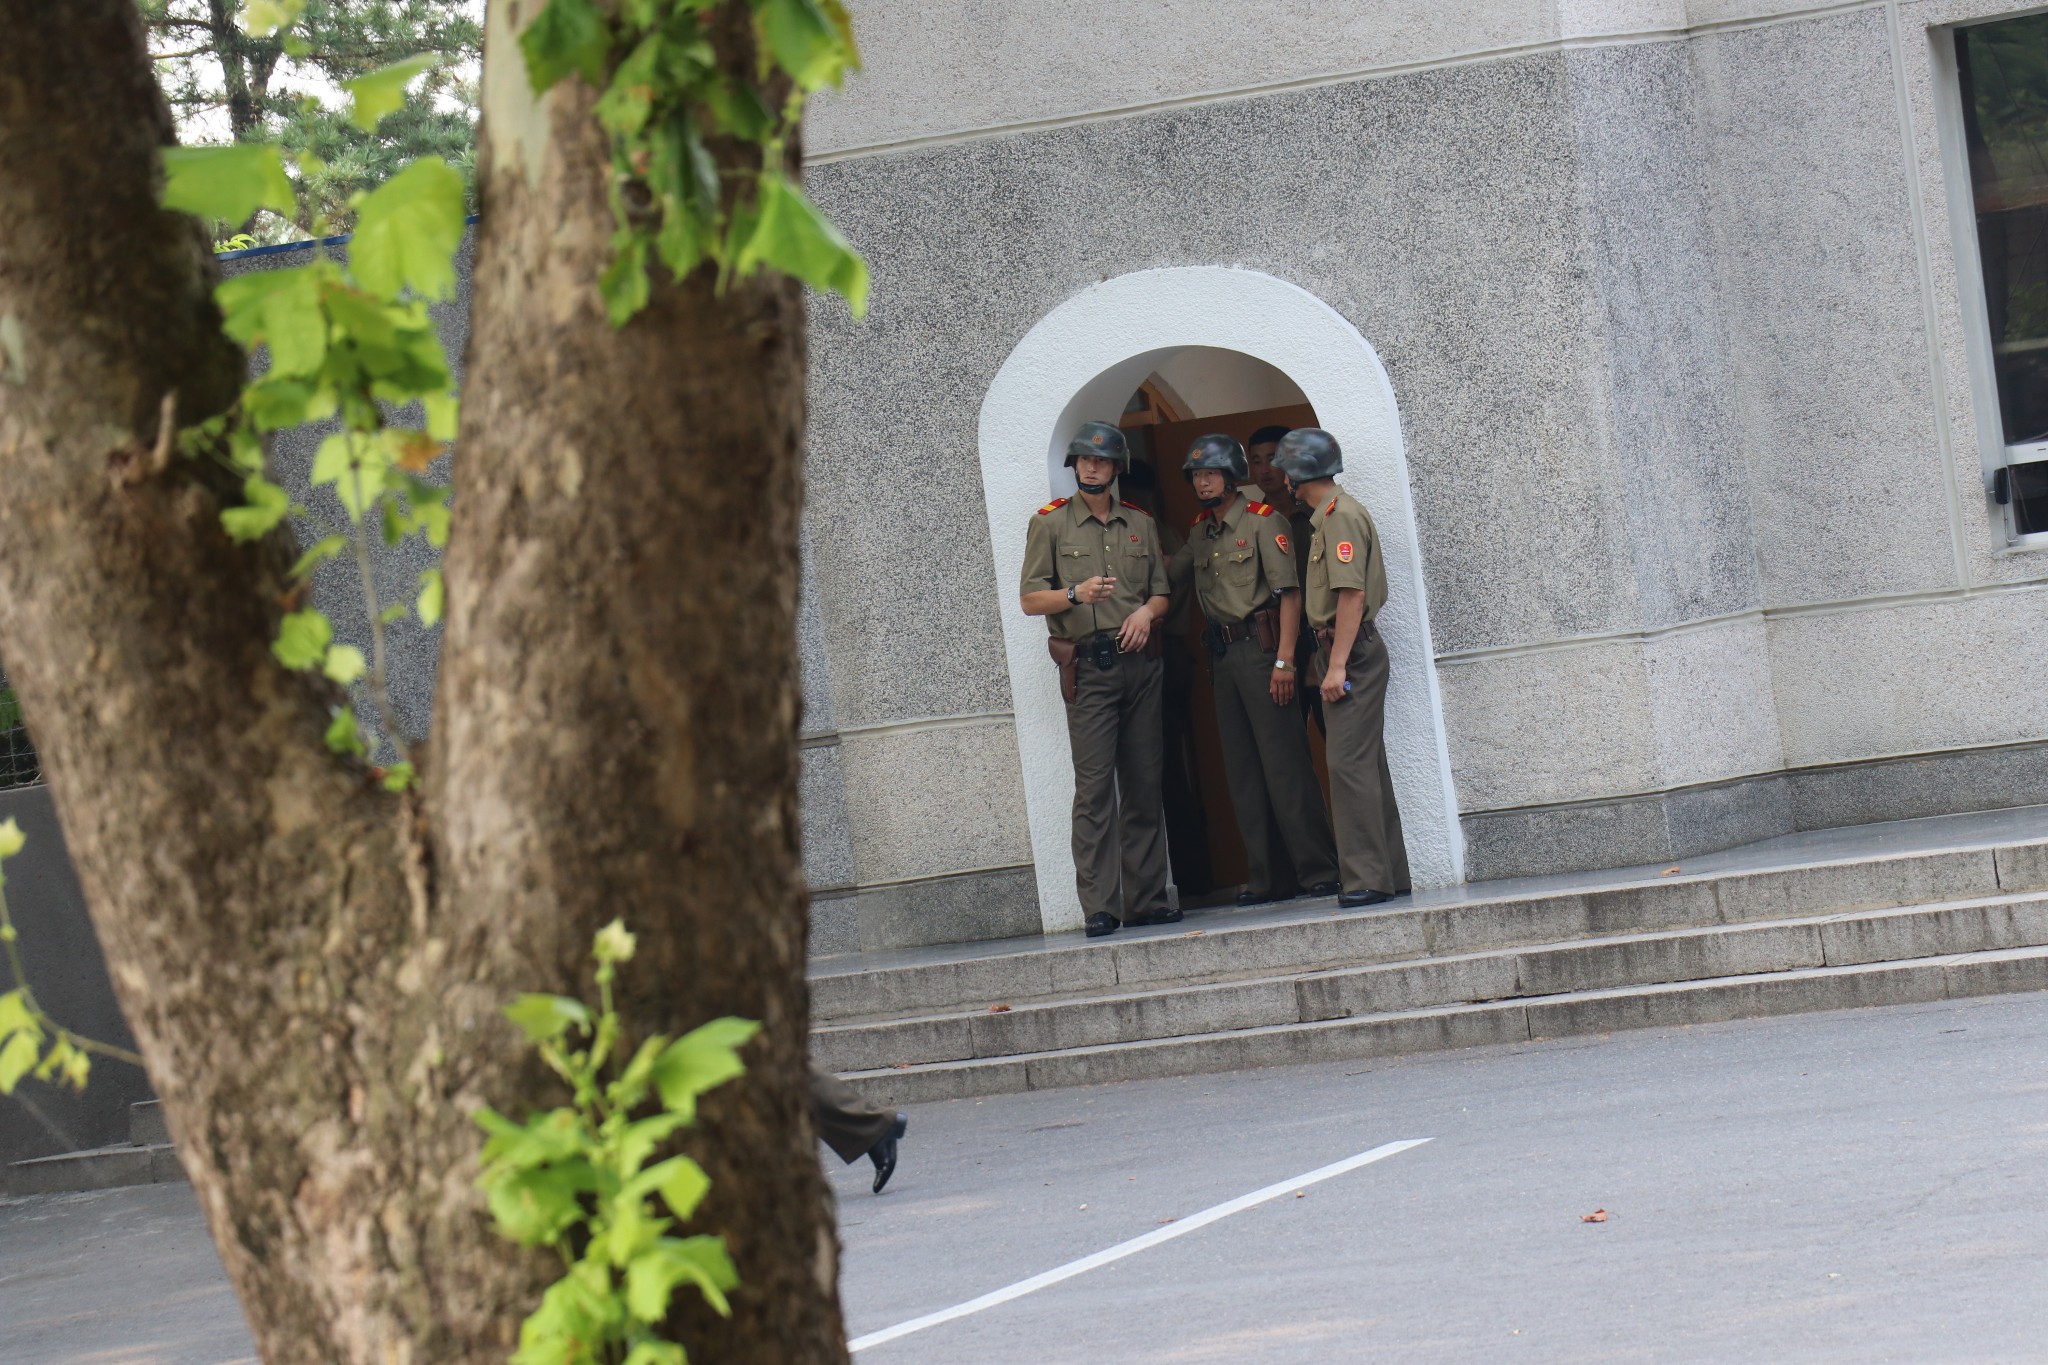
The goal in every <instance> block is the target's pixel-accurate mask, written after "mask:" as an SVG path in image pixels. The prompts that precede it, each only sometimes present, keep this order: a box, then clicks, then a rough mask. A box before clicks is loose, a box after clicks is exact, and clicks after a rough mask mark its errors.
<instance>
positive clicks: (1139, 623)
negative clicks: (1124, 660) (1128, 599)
mask: <svg viewBox="0 0 2048 1365" xmlns="http://www.w3.org/2000/svg"><path fill="white" fill-rule="evenodd" d="M1151 638H1152V613H1151V612H1149V611H1147V610H1145V609H1144V608H1143V607H1139V608H1138V609H1137V610H1136V611H1134V612H1132V613H1131V614H1130V615H1129V616H1126V617H1125V618H1124V624H1123V628H1122V629H1121V630H1119V631H1118V632H1117V639H1118V641H1119V642H1121V643H1122V645H1123V647H1124V653H1126V654H1136V653H1137V652H1138V651H1139V650H1141V649H1143V648H1144V647H1145V641H1147V640H1149V639H1151Z"/></svg>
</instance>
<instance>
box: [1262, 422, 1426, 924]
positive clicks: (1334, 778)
mask: <svg viewBox="0 0 2048 1365" xmlns="http://www.w3.org/2000/svg"><path fill="white" fill-rule="evenodd" d="M1273 463H1274V464H1275V465H1276V466H1277V467H1278V468H1279V469H1280V471H1281V472H1282V473H1284V474H1285V475H1286V476H1287V482H1288V483H1289V484H1290V485H1291V486H1292V487H1293V489H1294V492H1295V496H1297V497H1299V498H1301V499H1302V500H1303V501H1305V502H1307V503H1308V504H1309V506H1311V507H1313V508H1314V509H1315V513H1314V515H1313V517H1312V522H1313V525H1314V527H1315V541H1314V543H1313V544H1312V545H1311V546H1310V547H1309V554H1308V619H1309V624H1310V625H1311V626H1312V627H1314V629H1315V632H1316V669H1317V672H1318V673H1319V674H1320V676H1321V678H1322V694H1323V716H1324V723H1325V724H1326V725H1327V726H1328V727H1329V737H1330V742H1329V759H1330V794H1331V804H1332V805H1333V806H1334V807H1335V808H1336V809H1335V810H1334V812H1333V814H1334V815H1335V817H1336V825H1337V856H1338V860H1339V862H1340V863H1341V865H1342V867H1343V872H1344V894H1343V895H1342V896H1340V897H1339V898H1338V902H1337V903H1338V904H1339V905H1344V906H1359V905H1377V904H1379V903H1380V902H1381V901H1384V900H1391V899H1393V898H1394V897H1395V896H1398V895H1400V894H1401V893H1403V892H1405V891H1406V890H1408V850H1407V846H1406V845H1405V844H1404V843H1403V842H1402V839H1401V811H1400V808H1399V807H1398V806H1396V805H1395V803H1394V783H1393V779H1392V777H1391V776H1390V775H1389V774H1388V772H1387V745H1386V735H1385V732H1384V728H1383V727H1384V722H1385V718H1386V700H1387V645H1386V641H1384V640H1382V639H1381V638H1380V633H1379V629H1378V628H1377V627H1376V626H1375V625H1374V624H1373V615H1374V613H1376V612H1377V611H1378V610H1379V609H1380V606H1381V604H1382V603H1384V602H1385V601H1386V600H1387V566H1386V563H1385V561H1384V560H1383V558H1382V557H1381V554H1380V540H1379V533H1378V532H1377V531H1375V530H1374V529H1373V524H1372V518H1371V517H1370V516H1369V515H1367V513H1366V510H1365V509H1364V508H1363V507H1361V506H1359V505H1358V503H1357V502H1356V501H1354V500H1353V499H1352V498H1351V496H1350V495H1349V494H1347V493H1345V492H1344V490H1343V489H1341V488H1339V487H1337V479H1336V476H1337V475H1338V474H1339V473H1340V472H1341V471H1342V470H1343V468H1344V456H1343V451H1342V450H1340V449H1339V448H1338V445H1337V438H1336V437H1334V436H1332V435H1330V433H1329V432H1327V431H1320V430H1318V429H1316V428H1315V427H1303V428H1301V429H1299V430H1296V431H1290V432H1288V433H1287V435H1286V437H1285V438H1284V439H1283V440H1282V441H1281V442H1280V447H1279V449H1278V450H1276V451H1275V452H1274V453H1273Z"/></svg>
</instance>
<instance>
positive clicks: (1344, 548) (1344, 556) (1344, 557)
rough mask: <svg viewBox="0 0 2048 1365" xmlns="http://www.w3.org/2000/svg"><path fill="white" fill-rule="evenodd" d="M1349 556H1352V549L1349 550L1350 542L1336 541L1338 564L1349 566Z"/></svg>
mask: <svg viewBox="0 0 2048 1365" xmlns="http://www.w3.org/2000/svg"><path fill="white" fill-rule="evenodd" d="M1351 555H1352V549H1351V542H1350V541H1348V540H1340V541H1338V542H1337V562H1338V563H1339V564H1349V563H1350V562H1351Z"/></svg>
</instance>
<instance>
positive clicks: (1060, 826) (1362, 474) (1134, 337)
mask: <svg viewBox="0 0 2048 1365" xmlns="http://www.w3.org/2000/svg"><path fill="white" fill-rule="evenodd" d="M1198 348H1199V349H1204V350H1212V351H1221V352H1236V353H1240V354H1242V355H1244V356H1248V357H1252V358H1253V359H1254V360H1256V361H1258V362H1262V364H1263V365H1264V366H1268V367H1271V368H1272V369H1274V370H1277V371H1279V372H1280V373H1281V374H1283V375H1284V376H1285V377H1286V379H1287V380H1288V381H1289V382H1290V383H1291V384H1292V385H1294V386H1295V388H1296V389H1298V391H1299V392H1300V394H1301V395H1302V397H1303V398H1304V399H1305V401H1306V404H1307V405H1308V406H1309V408H1310V409H1311V410H1312V411H1313V413H1314V414H1315V416H1316V417H1317V418H1318V419H1319V421H1320V422H1321V424H1322V425H1324V426H1326V427H1327V428H1329V429H1330V430H1331V431H1332V432H1334V433H1335V434H1336V435H1337V436H1338V438H1339V439H1340V440H1341V441H1342V442H1343V443H1344V449H1345V466H1346V468H1345V473H1344V475H1343V476H1342V482H1343V484H1344V486H1345V488H1346V489H1347V490H1349V491H1350V492H1351V493H1352V494H1353V495H1354V496H1356V497H1358V498H1359V499H1360V500H1361V501H1363V502H1364V503H1365V504H1366V506H1367V507H1368V508H1370V509H1371V511H1372V513H1373V517H1374V519H1375V521H1376V522H1377V523H1378V525H1379V529H1380V534H1381V538H1382V540H1383V542H1384V549H1385V552H1386V557H1387V577H1388V587H1389V595H1388V600H1387V604H1386V606H1385V607H1384V608H1382V609H1381V613H1380V617H1379V622H1380V627H1381V630H1382V631H1383V633H1384V634H1385V635H1386V638H1387V646H1388V650H1389V653H1390V654H1391V655H1392V659H1393V673H1394V680H1393V683H1392V685H1391V686H1390V688H1389V690H1388V696H1387V751H1388V762H1389V764H1390V766H1391V767H1392V769H1393V774H1394V784H1395V788H1396V790H1397V792H1398V793H1399V796H1400V799H1401V806H1402V814H1403V819H1404V823H1405V825H1406V827H1407V835H1408V852H1409V861H1410V864H1411V867H1412V871H1413V873H1414V877H1415V884H1416V885H1417V886H1445V885H1454V884H1456V883H1457V882H1459V881H1461V880H1463V841H1462V839H1461V838H1460V835H1459V830H1458V821H1457V803H1456V798H1455V795H1454V793H1453V790H1452V786H1451V776H1450V760H1449V752H1448V749H1447V746H1446V744H1445V740H1444V732H1443V708H1442V704H1441V700H1440V698H1439V695H1438V688H1437V680H1436V668H1435V663H1434V654H1433V651H1432V649H1431V647H1430V636H1429V619H1428V614H1427V609H1426V603H1425V597H1424V587H1423V582H1422V575H1421V565H1420V560H1419V558H1418V555H1417V549H1416V535H1415V516H1414V508H1413V506H1412V504H1411V502H1410V498H1409V491H1408V472H1407V461H1406V458H1405V456H1404V455H1403V452H1402V446H1401V428H1400V420H1399V416H1398V414H1397V412H1396V409H1395V404H1394V395H1393V389H1392V387H1391V386H1390V385H1389V384H1388V382H1387V377H1386V371H1385V370H1384V368H1382V366H1381V365H1380V363H1379V357H1378V356H1377V355H1376V354H1375V353H1374V351H1373V349H1372V347H1371V346H1370V345H1368V344H1367V342H1366V341H1365V339H1364V338H1363V337H1362V336H1360V335H1359V333H1358V330H1357V329H1356V328H1354V327H1353V326H1352V325H1351V324H1350V323H1349V322H1347V321H1345V319H1344V318H1343V317H1342V316H1340V315H1339V314H1338V313H1337V312H1336V311H1335V310H1334V309H1332V308H1330V307H1329V305H1327V304H1325V303H1323V302H1322V301H1321V300H1320V299H1318V298H1316V297H1315V296H1314V295H1312V294H1310V293H1308V292H1307V291H1306V290H1303V289H1301V288H1300V287H1298V286H1296V285H1293V284H1289V283H1288V282H1286V281H1285V280H1280V279H1276V278H1274V277H1273V276H1271V275H1266V274H1262V273H1260V272H1257V271H1250V270H1232V269H1226V268H1223V267H1214V266H1196V267H1185V268H1176V269H1167V270H1147V271H1140V272H1137V273H1135V274H1131V275H1124V276H1119V277H1118V278H1116V279H1113V280H1108V281H1105V282H1103V283H1102V284H1099V285H1096V286H1094V287H1093V288H1090V289H1088V290H1085V291H1083V292H1082V293H1080V294H1078V295H1076V296H1075V297H1073V298H1071V299H1069V300H1068V301H1067V302H1066V303H1064V304H1062V305H1060V307H1058V308H1056V309H1054V310H1053V311H1052V312H1051V313H1049V314H1047V315H1046V316H1045V317H1044V318H1042V319H1040V320H1039V322H1038V324H1037V325H1036V326H1034V327H1033V328H1032V329H1031V331H1030V332H1029V333H1027V334H1026V335H1025V337H1024V339H1023V340H1022V341H1020V342H1019V343H1018V344H1017V347H1016V349H1014V350H1013V351H1012V352H1011V353H1010V355H1009V358H1008V359H1007V360H1006V361H1005V362H1004V363H1003V366H1002V368H1001V369H1000V370H999V371H998V372H997V375H996V378H995V381H994V382H993V383H992V384H991V385H990V386H989V392H988V396H987V397H986V398H985V399H984V400H983V402H982V408H981V424H980V438H981V439H980V454H981V466H982V482H983V487H984V489H985V491H986V493H987V497H988V512H989V536H990V545H991V547H992V549H993V552H994V556H995V571H996V582H997V584H998V585H999V591H1000V592H1002V593H1003V595H1004V611H1003V631H1004V644H1005V648H1006V651H1007V654H1008V660H1009V672H1010V690H1011V695H1012V698H1013V699H1014V709H1015V714H1016V722H1017V743H1018V749H1019V755H1020V758H1021V760H1022V765H1023V775H1024V790H1025V804H1026V809H1027V812H1028V816H1029V820H1030V824H1031V845H1032V856H1033V860H1034V862H1035V864H1036V867H1037V879H1038V893H1039V904H1040V906H1041V910H1042V915H1043V919H1044V925H1045V928H1046V929H1047V931H1049V932H1050V931H1056V930H1064V929H1073V928H1077V927H1078V926H1079V924H1080V918H1081V917H1080V906H1079V903H1078V901H1077V900H1076V899H1075V894H1074V867H1073V854H1072V850H1071V846H1070V843H1069V836H1070V828H1069V823H1068V822H1069V818H1070V810H1071V806H1072V802H1073V773H1072V768H1071V767H1070V764H1069V759H1068V755H1067V735H1066V722H1065V717H1064V713H1063V707H1062V703H1061V702H1060V699H1059V690H1058V685H1057V681H1056V678H1055V675H1054V673H1053V669H1052V667H1051V664H1050V662H1049V661H1048V660H1047V657H1046V653H1045V627H1044V625H1043V624H1042V623H1041V622H1038V621H1035V620H1032V619H1030V618H1028V617H1026V616H1024V615H1023V613H1022V612H1021V611H1019V610H1017V608H1016V605H1015V602H1014V596H1013V594H1014V591H1015V584H1016V583H1017V579H1018V574H1019V569H1020V566H1021V565H1022V563H1023V557H1024V533H1025V523H1026V518H1028V517H1029V515H1030V513H1031V511H1032V509H1033V508H1035V507H1037V506H1039V505H1040V504H1042V503H1043V502H1044V501H1045V498H1046V496H1047V495H1048V493H1051V494H1052V495H1054V496H1066V495H1068V494H1070V493H1071V492H1072V491H1073V479H1072V476H1071V475H1070V474H1069V473H1068V472H1067V470H1066V469H1065V468H1064V463H1065V461H1064V455H1063V451H1064V446H1065V440H1066V437H1067V435H1068V433H1070V432H1071V431H1072V430H1073V429H1074V428H1075V427H1076V426H1077V425H1079V424H1080V423H1081V422H1084V421H1090V420H1106V421H1116V420H1117V419H1118V416H1119V414H1122V413H1124V412H1125V410H1126V408H1127V406H1128V404H1129V403H1130V400H1131V397H1132V395H1133V394H1134V393H1137V392H1138V391H1139V390H1140V389H1141V388H1142V387H1143V386H1144V385H1145V384H1146V383H1147V381H1148V380H1151V379H1152V378H1153V376H1155V375H1159V374H1162V373H1170V372H1171V371H1172V369H1173V366H1174V364H1175V362H1176V359H1177V358H1182V357H1185V355H1186V354H1187V353H1188V352H1190V351H1191V350H1194V349H1198ZM1162 367H1164V369H1162ZM1171 468H1173V469H1177V468H1178V461H1173V462H1172V465H1171ZM1162 472H1165V471H1162Z"/></svg>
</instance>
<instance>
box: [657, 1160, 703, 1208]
mask: <svg viewBox="0 0 2048 1365" xmlns="http://www.w3.org/2000/svg"><path fill="white" fill-rule="evenodd" d="M654 1169H655V1170H657V1171H666V1172H668V1173H667V1174H666V1175H664V1176H663V1177H662V1180H661V1183H660V1184H659V1185H657V1186H656V1187H655V1188H656V1189H658V1190H660V1191H661V1202H662V1203H664V1204H666V1205H668V1207H669V1212H671V1213H673V1214H674V1215H675V1216H676V1217H678V1218H683V1219H687V1218H689V1217H690V1216H691V1215H693V1214H695V1213H696V1212H697V1205H698V1204H700V1203H702V1202H703V1200H704V1196H705V1194H706V1193H707V1192H708V1191H709V1190H710V1189H711V1177H710V1176H708V1175H706V1174H704V1168H703V1167H702V1166H699V1165H698V1164H697V1163H696V1162H694V1161H692V1160H690V1158H688V1157H686V1156H678V1157H670V1158H669V1159H668V1160H667V1161H664V1162H662V1163H661V1164H660V1165H659V1166H656V1167H655V1168H654Z"/></svg>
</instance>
